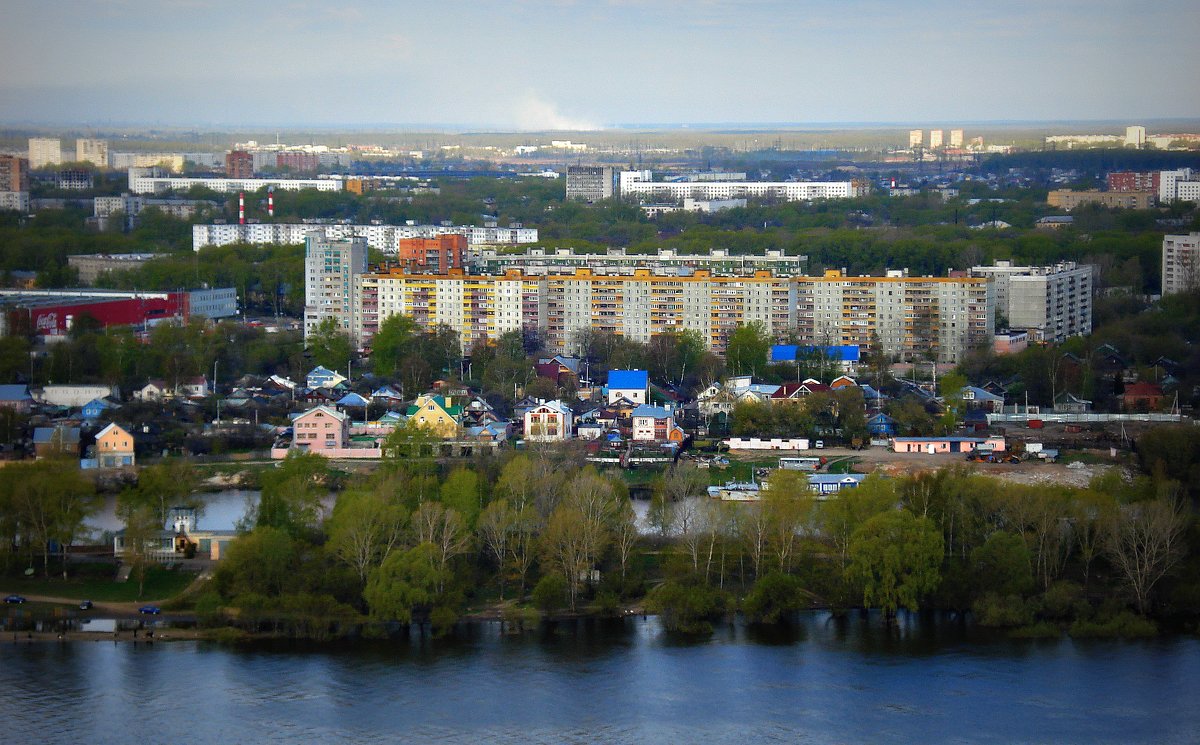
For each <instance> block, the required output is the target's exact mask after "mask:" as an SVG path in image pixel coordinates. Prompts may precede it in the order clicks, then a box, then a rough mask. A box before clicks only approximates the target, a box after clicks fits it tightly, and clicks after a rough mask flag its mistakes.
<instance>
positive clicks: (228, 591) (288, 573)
mask: <svg viewBox="0 0 1200 745" xmlns="http://www.w3.org/2000/svg"><path fill="white" fill-rule="evenodd" d="M297 550H298V545H297V543H296V541H295V540H294V539H293V538H292V537H291V536H290V535H288V533H287V531H285V530H282V529H280V528H277V527H274V526H270V525H263V526H260V527H257V528H255V529H254V530H253V531H251V532H249V533H246V534H245V535H241V536H238V538H236V539H235V540H234V541H232V542H231V543H230V544H229V546H228V547H226V549H225V554H224V556H223V557H222V559H221V563H220V564H219V565H218V566H217V573H216V581H217V588H218V589H219V590H220V592H221V594H222V595H223V596H224V597H237V596H239V595H244V594H246V593H258V594H263V595H266V596H277V595H279V594H281V593H282V592H283V591H284V590H285V588H287V587H288V586H289V585H290V584H291V582H292V580H293V578H294V572H295V569H296V566H297V562H298V560H299V556H298V554H297Z"/></svg>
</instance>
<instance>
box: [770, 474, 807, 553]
mask: <svg viewBox="0 0 1200 745" xmlns="http://www.w3.org/2000/svg"><path fill="white" fill-rule="evenodd" d="M761 507H762V509H763V511H764V512H765V513H766V521H767V545H768V546H770V548H771V551H772V552H773V553H774V554H775V559H776V560H777V562H778V568H779V571H781V572H789V571H791V568H792V558H793V557H794V555H795V553H796V544H797V541H798V540H799V535H800V533H802V532H804V531H806V529H807V527H808V525H809V521H810V519H811V516H812V509H813V500H812V492H811V491H810V490H809V488H808V478H807V477H806V476H805V475H804V474H803V473H801V472H799V471H786V470H782V469H780V470H777V471H775V472H774V473H773V474H772V475H771V481H770V482H769V486H768V487H767V489H766V491H765V492H764V494H763V499H762V503H761Z"/></svg>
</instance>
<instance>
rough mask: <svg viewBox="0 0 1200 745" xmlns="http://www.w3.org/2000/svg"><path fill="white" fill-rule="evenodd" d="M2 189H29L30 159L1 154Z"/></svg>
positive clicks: (0, 173) (0, 183) (0, 175)
mask: <svg viewBox="0 0 1200 745" xmlns="http://www.w3.org/2000/svg"><path fill="white" fill-rule="evenodd" d="M0 191H29V159H28V158H22V157H20V156H18V155H0Z"/></svg>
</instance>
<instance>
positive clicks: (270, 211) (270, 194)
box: [267, 186, 275, 217]
mask: <svg viewBox="0 0 1200 745" xmlns="http://www.w3.org/2000/svg"><path fill="white" fill-rule="evenodd" d="M274 216H275V187H274V186H272V187H271V188H269V189H267V217H274Z"/></svg>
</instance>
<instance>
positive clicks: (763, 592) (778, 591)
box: [742, 572, 807, 623]
mask: <svg viewBox="0 0 1200 745" xmlns="http://www.w3.org/2000/svg"><path fill="white" fill-rule="evenodd" d="M806 601H807V597H806V595H805V592H804V588H803V587H802V586H801V584H800V580H799V579H797V578H796V577H794V576H793V575H790V574H784V573H783V572H771V573H769V574H765V575H763V576H762V577H759V578H758V579H757V580H756V581H755V583H754V586H753V587H751V588H750V592H749V593H748V594H747V595H746V599H745V600H744V601H743V602H742V610H743V611H745V613H746V617H747V618H749V619H750V620H751V621H753V622H755V623H779V622H780V621H785V620H787V618H788V617H789V616H791V615H793V614H795V613H797V612H799V611H800V610H803V609H804V608H805V607H806V605H807V602H806Z"/></svg>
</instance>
